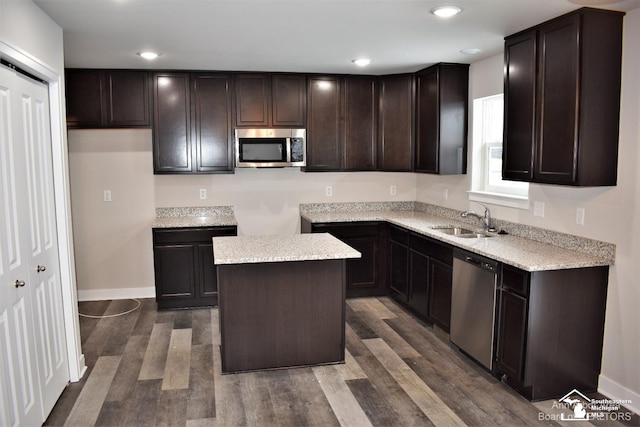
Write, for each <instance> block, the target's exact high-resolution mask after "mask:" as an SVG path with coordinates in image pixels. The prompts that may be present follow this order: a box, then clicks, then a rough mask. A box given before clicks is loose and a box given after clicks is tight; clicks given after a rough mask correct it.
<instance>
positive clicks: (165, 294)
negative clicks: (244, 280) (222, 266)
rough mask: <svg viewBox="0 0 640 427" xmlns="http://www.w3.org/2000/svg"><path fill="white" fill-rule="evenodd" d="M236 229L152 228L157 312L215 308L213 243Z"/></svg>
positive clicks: (230, 234) (216, 301)
mask: <svg viewBox="0 0 640 427" xmlns="http://www.w3.org/2000/svg"><path fill="white" fill-rule="evenodd" d="M235 235H237V228H236V227H235V226H229V227H202V228H154V229H153V258H154V270H155V285H156V303H157V305H158V309H164V308H188V307H205V306H215V305H218V286H217V282H216V280H217V279H216V268H215V265H214V264H213V243H212V241H211V239H212V238H213V237H216V236H235Z"/></svg>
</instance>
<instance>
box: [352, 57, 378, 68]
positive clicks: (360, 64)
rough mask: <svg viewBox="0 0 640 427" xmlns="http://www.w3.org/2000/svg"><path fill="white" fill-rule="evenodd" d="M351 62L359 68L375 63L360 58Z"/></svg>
mask: <svg viewBox="0 0 640 427" xmlns="http://www.w3.org/2000/svg"><path fill="white" fill-rule="evenodd" d="M351 62H353V63H354V64H356V65H357V66H358V67H366V66H367V65H369V64H371V62H373V61H372V60H370V59H369V58H358V59H354V60H352V61H351Z"/></svg>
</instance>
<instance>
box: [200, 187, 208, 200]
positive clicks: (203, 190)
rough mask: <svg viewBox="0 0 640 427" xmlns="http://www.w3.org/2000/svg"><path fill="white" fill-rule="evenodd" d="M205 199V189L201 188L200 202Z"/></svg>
mask: <svg viewBox="0 0 640 427" xmlns="http://www.w3.org/2000/svg"><path fill="white" fill-rule="evenodd" d="M206 198H207V189H206V188H201V189H200V200H204V199H206Z"/></svg>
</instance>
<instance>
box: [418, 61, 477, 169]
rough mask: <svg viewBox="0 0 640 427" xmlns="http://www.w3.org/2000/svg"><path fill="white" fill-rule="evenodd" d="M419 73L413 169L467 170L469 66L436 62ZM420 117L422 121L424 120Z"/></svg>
mask: <svg viewBox="0 0 640 427" xmlns="http://www.w3.org/2000/svg"><path fill="white" fill-rule="evenodd" d="M426 73H427V74H425V75H419V76H418V83H417V85H418V89H417V90H418V92H417V93H418V100H417V104H418V105H417V114H418V116H417V117H416V121H417V123H418V125H417V132H418V134H417V135H416V157H417V158H416V170H419V171H423V172H428V173H438V174H443V175H444V174H464V173H466V172H467V128H468V125H467V110H468V105H469V101H468V99H469V66H468V65H467V64H438V65H435V66H433V67H430V68H429V69H427V71H426ZM423 121H424V122H425V123H423Z"/></svg>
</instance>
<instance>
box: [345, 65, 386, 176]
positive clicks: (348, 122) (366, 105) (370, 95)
mask: <svg viewBox="0 0 640 427" xmlns="http://www.w3.org/2000/svg"><path fill="white" fill-rule="evenodd" d="M377 116H378V78H377V77H372V76H347V77H345V85H344V165H343V169H344V170H347V171H365V170H375V169H376V168H377V139H378V132H377V128H376V125H377Z"/></svg>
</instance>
